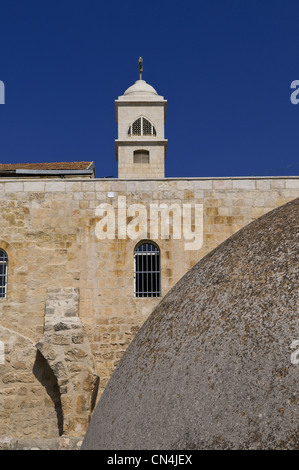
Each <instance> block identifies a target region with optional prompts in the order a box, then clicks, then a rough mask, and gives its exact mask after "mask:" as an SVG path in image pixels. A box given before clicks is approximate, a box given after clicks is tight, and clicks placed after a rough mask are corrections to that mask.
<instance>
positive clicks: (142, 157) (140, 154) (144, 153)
mask: <svg viewBox="0 0 299 470" xmlns="http://www.w3.org/2000/svg"><path fill="white" fill-rule="evenodd" d="M133 155H134V163H149V162H150V158H149V151H148V150H143V149H141V150H134V154H133Z"/></svg>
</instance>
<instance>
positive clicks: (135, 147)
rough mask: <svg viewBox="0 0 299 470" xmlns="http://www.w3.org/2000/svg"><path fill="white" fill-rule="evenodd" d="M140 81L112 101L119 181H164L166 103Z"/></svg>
mask: <svg viewBox="0 0 299 470" xmlns="http://www.w3.org/2000/svg"><path fill="white" fill-rule="evenodd" d="M142 71H143V68H142V58H141V57H140V59H139V74H140V79H139V80H137V81H136V82H135V83H134V85H132V86H131V87H129V88H128V89H127V90H126V91H125V92H124V94H123V95H122V96H119V97H118V100H115V115H116V122H117V123H118V139H116V140H115V151H116V159H117V160H118V178H164V177H165V165H164V162H165V157H166V148H167V139H165V138H164V122H165V116H166V106H167V101H166V100H164V98H163V96H159V95H158V93H157V92H156V90H155V89H154V88H153V87H152V86H151V85H149V84H148V83H146V82H145V81H144V80H142Z"/></svg>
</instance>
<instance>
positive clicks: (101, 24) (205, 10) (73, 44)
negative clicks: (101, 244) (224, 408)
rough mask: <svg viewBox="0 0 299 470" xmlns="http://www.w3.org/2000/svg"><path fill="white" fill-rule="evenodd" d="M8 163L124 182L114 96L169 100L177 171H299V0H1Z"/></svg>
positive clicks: (1, 156) (2, 155) (1, 152)
mask: <svg viewBox="0 0 299 470" xmlns="http://www.w3.org/2000/svg"><path fill="white" fill-rule="evenodd" d="M0 51H1V52H0V80H2V81H3V82H4V83H5V92H6V93H5V99H6V103H5V105H0V162H1V163H19V162H24V163H25V162H51V161H81V160H86V161H91V160H93V161H94V162H95V165H96V173H97V177H104V176H114V177H117V162H116V160H115V150H114V140H115V139H116V138H117V124H116V122H115V113H114V100H115V99H117V97H118V96H120V95H122V94H123V93H124V91H125V90H126V89H127V88H128V87H129V86H130V85H132V84H133V83H134V82H135V81H136V80H137V79H138V78H139V77H138V58H139V56H142V57H143V59H144V73H143V78H144V79H145V80H146V81H147V82H148V83H150V84H151V85H152V86H154V88H155V89H156V90H157V92H158V93H159V94H160V95H162V96H164V97H165V98H166V99H167V101H168V106H167V116H166V124H165V137H166V138H167V139H168V142H169V143H168V151H167V158H166V176H167V177H176V176H178V177H180V176H192V177H193V176H204V177H210V176H268V175H273V176H279V175H298V174H299V156H298V135H299V133H298V130H299V105H293V104H292V103H291V101H290V95H291V92H292V90H291V89H290V84H291V82H292V81H293V80H299V1H298V0H296V1H293V0H271V1H269V0H262V1H260V0H259V1H256V0H250V1H249V0H197V1H193V0H185V1H175V0H172V1H168V0H164V1H163V0H160V1H156V0H151V1H150V2H136V1H131V0H127V1H125V2H124V1H114V0H112V1H109V2H103V1H99V0H84V1H81V0H72V1H69V0H59V1H58V0H51V1H47V0H43V1H41V0H26V1H24V0H0Z"/></svg>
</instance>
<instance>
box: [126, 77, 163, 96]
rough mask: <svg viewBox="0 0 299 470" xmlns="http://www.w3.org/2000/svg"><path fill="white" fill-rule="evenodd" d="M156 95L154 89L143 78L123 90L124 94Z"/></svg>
mask: <svg viewBox="0 0 299 470" xmlns="http://www.w3.org/2000/svg"><path fill="white" fill-rule="evenodd" d="M133 94H134V95H142V96H143V95H156V96H157V95H158V93H157V92H156V90H155V89H154V88H153V87H152V86H151V85H149V84H148V83H146V81H145V80H137V81H136V82H135V83H134V85H132V86H130V87H129V88H128V89H127V90H126V91H125V92H124V96H127V95H133Z"/></svg>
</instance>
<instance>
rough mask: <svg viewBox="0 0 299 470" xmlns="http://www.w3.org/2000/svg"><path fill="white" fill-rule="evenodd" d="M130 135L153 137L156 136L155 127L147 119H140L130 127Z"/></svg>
mask: <svg viewBox="0 0 299 470" xmlns="http://www.w3.org/2000/svg"><path fill="white" fill-rule="evenodd" d="M128 135H130V136H133V135H140V136H141V135H146V136H147V135H151V136H156V135H157V132H156V129H155V126H154V125H153V124H152V123H151V122H150V121H149V120H148V119H146V118H145V117H140V118H138V119H136V121H134V122H133V124H132V125H131V126H130V127H129V130H128Z"/></svg>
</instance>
